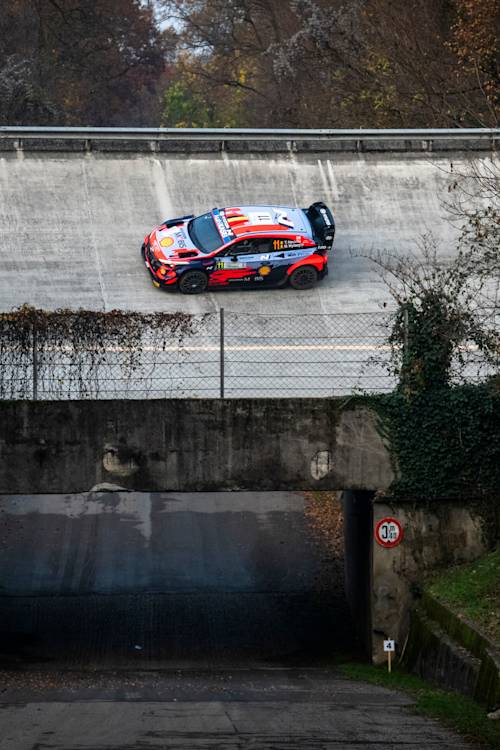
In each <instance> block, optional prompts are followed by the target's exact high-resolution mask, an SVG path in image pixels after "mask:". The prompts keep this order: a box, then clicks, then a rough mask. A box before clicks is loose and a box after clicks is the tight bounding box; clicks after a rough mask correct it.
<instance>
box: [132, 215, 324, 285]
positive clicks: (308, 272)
mask: <svg viewBox="0 0 500 750" xmlns="http://www.w3.org/2000/svg"><path fill="white" fill-rule="evenodd" d="M334 235H335V222H334V219H333V215H332V212H331V211H330V209H329V208H328V207H327V206H325V204H324V203H322V202H318V203H313V204H312V205H311V206H309V208H307V209H302V208H291V207H289V206H240V207H239V208H238V207H233V208H214V209H212V211H209V212H208V213H206V214H202V215H201V216H194V215H190V216H181V217H179V218H177V219H168V220H167V221H164V222H163V224H161V225H160V226H159V227H157V228H156V229H154V230H153V231H152V232H151V234H148V235H147V236H146V237H145V238H144V242H143V245H142V257H143V259H144V262H145V264H146V267H147V269H148V271H149V272H150V274H151V277H152V280H153V284H154V285H155V286H157V287H177V288H178V289H179V290H180V291H181V292H183V293H184V294H200V293H201V292H204V291H205V290H206V289H207V288H213V289H215V288H217V287H229V286H231V287H233V286H240V287H258V286H259V287H279V286H284V285H285V284H287V283H289V284H290V286H292V287H293V288H294V289H310V288H311V287H313V286H314V285H315V284H316V282H317V281H318V279H321V278H323V276H325V275H326V274H327V273H328V251H329V250H330V249H331V247H332V244H333V239H334Z"/></svg>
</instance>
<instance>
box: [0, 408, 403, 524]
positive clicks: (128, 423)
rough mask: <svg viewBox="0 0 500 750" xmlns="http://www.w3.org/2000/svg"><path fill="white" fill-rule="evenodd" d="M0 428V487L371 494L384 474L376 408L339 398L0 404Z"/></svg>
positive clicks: (388, 473)
mask: <svg viewBox="0 0 500 750" xmlns="http://www.w3.org/2000/svg"><path fill="white" fill-rule="evenodd" d="M0 424H1V427H0V441H1V445H2V459H3V460H2V462H0V491H1V492H11V493H24V494H25V495H26V494H27V493H37V494H39V493H46V492H52V493H58V492H82V491H83V492H86V491H88V490H89V489H90V488H91V487H93V486H95V485H96V484H100V483H102V482H112V483H114V484H118V485H121V486H125V487H127V488H130V489H134V490H151V491H166V490H170V491H178V490H180V491H194V492H196V491H199V492H207V491H211V490H231V491H237V490H245V489H249V490H254V491H258V490H297V489H299V490H300V489H310V488H314V489H318V490H321V489H325V490H326V489H328V490H334V489H344V488H345V487H351V488H355V489H367V490H378V489H386V488H387V487H389V485H390V484H391V482H392V480H393V478H394V471H393V467H392V462H391V459H390V454H389V451H388V448H387V446H386V444H385V442H384V439H383V437H382V436H381V435H380V433H379V430H378V427H377V417H376V413H375V412H374V411H373V410H371V409H369V408H365V407H362V406H360V405H359V403H358V405H356V404H355V403H351V404H349V403H346V402H345V401H344V400H341V399H340V398H339V399H333V398H331V399H314V398H307V399H306V398H303V399H300V398H296V399H185V400H184V399H170V400H141V401H138V400H130V401H129V400H123V401H119V400H117V401H85V400H83V401H46V402H35V403H33V402H29V401H10V402H8V401H0ZM115 500H116V496H115ZM96 502H97V505H99V504H100V505H101V506H103V507H102V508H101V511H102V513H108V512H110V511H111V510H112V509H113V502H114V500H113V495H111V500H109V499H107V500H106V499H101V500H100V501H99V500H97V501H89V503H87V508H91V507H93V505H95V503H96ZM147 502H148V501H147V500H144V502H142V503H138V504H137V505H136V506H135V507H136V510H137V511H139V510H140V509H141V508H144V510H145V512H146V507H147ZM121 503H122V506H123V509H124V511H125V512H127V511H126V501H124V500H122V501H121ZM103 504H104V505H103ZM28 505H29V501H27V500H26V501H25V507H28ZM77 505H78V503H76V504H75V513H77V515H78V510H77V507H76V506H77ZM39 507H40V510H41V509H42V507H43V505H42V504H40V506H39ZM173 507H175V503H174V506H173ZM207 507H208V506H207ZM154 510H155V509H154V508H153V511H154ZM68 512H69V511H68ZM148 512H149V511H147V512H146V515H147V513H148ZM56 513H57V511H56ZM138 523H142V521H138Z"/></svg>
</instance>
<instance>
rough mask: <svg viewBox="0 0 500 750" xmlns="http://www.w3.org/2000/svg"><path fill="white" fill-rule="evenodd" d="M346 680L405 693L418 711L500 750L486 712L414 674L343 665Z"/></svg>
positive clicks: (496, 728)
mask: <svg viewBox="0 0 500 750" xmlns="http://www.w3.org/2000/svg"><path fill="white" fill-rule="evenodd" d="M338 669H339V671H340V673H341V674H342V675H343V676H344V677H348V678H349V679H351V680H360V681H363V682H369V683H371V684H372V685H380V686H382V687H386V688H392V689H393V690H402V691H404V692H406V693H408V694H409V695H410V696H411V697H412V698H413V699H414V700H415V711H416V712H417V713H418V714H421V715H422V716H428V717H429V718H432V719H437V720H438V721H440V722H441V723H442V724H444V725H445V726H447V727H448V728H449V729H453V730H454V731H456V732H458V733H459V734H461V735H462V736H463V737H464V738H465V739H467V740H468V741H470V742H476V743H478V744H479V745H481V746H482V747H485V748H489V750H500V725H499V722H498V721H493V720H491V719H488V717H487V715H486V714H487V712H486V709H485V708H483V707H482V706H479V705H478V704H477V703H475V702H474V701H473V700H471V699H470V698H466V697H465V696H463V695H459V694H457V693H451V692H448V691H447V690H441V689H440V688H436V687H434V686H433V685H430V684H429V683H428V682H425V680H422V679H421V678H420V677H417V676H416V675H414V674H410V673H409V672H406V671H405V670H404V669H401V668H400V667H396V668H395V669H394V670H393V671H392V673H391V674H389V673H388V672H387V667H386V666H378V667H376V666H373V665H371V664H356V663H349V664H340V665H339V667H338Z"/></svg>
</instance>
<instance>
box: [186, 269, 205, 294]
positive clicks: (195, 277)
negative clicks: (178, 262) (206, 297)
mask: <svg viewBox="0 0 500 750" xmlns="http://www.w3.org/2000/svg"><path fill="white" fill-rule="evenodd" d="M207 286H208V278H207V275H206V273H203V271H186V273H184V274H182V276H181V278H180V279H179V289H180V291H181V292H182V293H183V294H201V293H202V292H204V291H205V289H206V288H207Z"/></svg>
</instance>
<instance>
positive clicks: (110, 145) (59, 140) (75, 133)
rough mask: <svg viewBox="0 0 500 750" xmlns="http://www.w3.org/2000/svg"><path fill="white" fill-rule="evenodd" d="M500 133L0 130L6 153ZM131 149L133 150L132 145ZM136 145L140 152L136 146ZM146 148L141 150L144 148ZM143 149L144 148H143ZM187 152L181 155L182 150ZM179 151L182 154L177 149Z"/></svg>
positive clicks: (482, 138) (448, 139) (408, 142)
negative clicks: (23, 150)
mask: <svg viewBox="0 0 500 750" xmlns="http://www.w3.org/2000/svg"><path fill="white" fill-rule="evenodd" d="M499 140H500V128H430V129H426V128H411V129H397V128H388V129H384V130H376V129H343V130H336V129H328V128H321V129H301V128H299V129H282V130H273V129H266V128H264V129H258V128H250V129H243V128H78V127H73V128H62V127H31V126H0V150H3V151H7V150H10V149H26V150H50V149H51V148H55V149H56V150H64V146H65V145H66V146H67V147H68V148H69V149H70V150H93V148H95V149H96V150H119V149H120V147H122V148H124V149H125V150H133V149H134V148H137V149H138V150H147V151H168V150H183V149H185V150H187V151H192V150H197V149H200V150H209V151H224V150H226V149H227V150H229V151H231V150H248V151H250V150H255V151H259V150H268V151H276V150H278V151H279V150H288V151H302V150H303V151H311V150H328V149H332V150H342V151H371V150H373V151H378V150H387V151H392V150H394V151H414V150H417V151H433V150H453V149H459V150H460V149H473V150H491V149H494V148H495V147H496V144H497V142H498V141H499ZM37 144H38V145H37ZM127 144H128V148H127V147H126V145H127ZM134 144H135V146H134ZM139 144H140V145H139ZM141 146H142V148H141ZM179 146H180V147H181V148H180V149H179V148H178V147H179ZM176 147H177V148H176Z"/></svg>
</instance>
